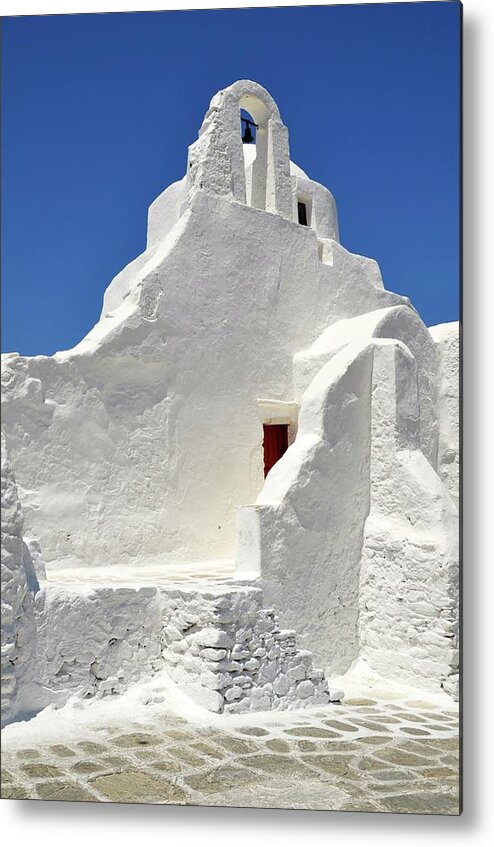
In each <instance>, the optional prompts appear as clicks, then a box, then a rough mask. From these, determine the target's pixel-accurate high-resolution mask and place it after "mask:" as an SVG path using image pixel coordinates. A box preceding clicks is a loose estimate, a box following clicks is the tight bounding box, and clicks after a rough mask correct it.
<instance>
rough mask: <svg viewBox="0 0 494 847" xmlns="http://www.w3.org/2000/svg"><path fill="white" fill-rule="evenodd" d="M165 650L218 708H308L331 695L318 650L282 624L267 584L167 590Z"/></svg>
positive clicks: (178, 672) (168, 661) (179, 673)
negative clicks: (266, 601)
mask: <svg viewBox="0 0 494 847" xmlns="http://www.w3.org/2000/svg"><path fill="white" fill-rule="evenodd" d="M166 605H167V607H168V609H167V611H168V615H167V617H168V620H169V621H170V623H169V624H167V625H165V626H164V628H163V646H164V650H163V657H164V661H165V667H166V669H167V672H168V674H169V675H170V676H171V678H172V679H173V680H174V681H175V682H177V683H178V684H179V685H180V687H181V688H183V689H184V691H186V693H188V694H189V695H190V696H191V697H192V699H193V700H194V701H195V702H196V703H200V704H201V705H203V706H205V708H207V709H210V710H211V711H215V712H247V711H260V710H265V709H287V708H303V707H304V706H308V705H311V706H312V705H315V704H319V703H327V702H328V701H329V700H330V699H331V696H330V694H329V692H328V688H327V683H326V680H325V678H324V674H323V672H322V671H321V670H314V669H313V668H312V654H311V653H310V652H309V651H308V650H299V649H297V645H296V635H295V631H294V630H288V629H286V630H280V628H279V625H278V618H277V616H276V614H275V613H274V611H273V610H272V609H263V608H262V591H261V589H260V588H255V587H252V586H249V587H241V588H233V589H231V590H229V591H226V592H225V591H224V590H223V591H221V592H212V593H207V594H205V593H203V592H191V591H183V590H179V589H177V590H176V591H174V592H170V591H168V592H167V595H166Z"/></svg>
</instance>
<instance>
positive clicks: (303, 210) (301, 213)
mask: <svg viewBox="0 0 494 847" xmlns="http://www.w3.org/2000/svg"><path fill="white" fill-rule="evenodd" d="M297 205H298V222H299V224H302V226H307V225H308V224H307V206H306V205H305V203H301V202H300V201H299V202H298V204H297Z"/></svg>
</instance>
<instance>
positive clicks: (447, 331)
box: [429, 322, 460, 503]
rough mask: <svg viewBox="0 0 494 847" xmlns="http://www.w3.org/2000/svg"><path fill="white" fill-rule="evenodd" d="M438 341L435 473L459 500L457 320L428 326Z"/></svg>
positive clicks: (458, 362)
mask: <svg viewBox="0 0 494 847" xmlns="http://www.w3.org/2000/svg"><path fill="white" fill-rule="evenodd" d="M429 332H430V334H431V336H432V338H433V339H434V341H435V342H436V344H437V349H438V354H439V369H438V401H437V406H438V426H439V443H438V472H439V475H440V477H441V479H442V480H443V482H444V484H445V486H446V488H447V489H448V491H449V493H450V494H451V496H452V498H453V500H454V501H455V503H459V499H460V327H459V324H458V323H457V322H456V323H448V324H438V325H437V326H432V327H429Z"/></svg>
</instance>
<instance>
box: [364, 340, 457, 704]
mask: <svg viewBox="0 0 494 847" xmlns="http://www.w3.org/2000/svg"><path fill="white" fill-rule="evenodd" d="M381 343H382V344H384V342H381ZM418 424H419V392H418V385H417V366H416V361H415V360H414V358H413V357H412V356H411V354H410V351H409V350H408V348H405V347H402V346H401V345H400V346H396V345H394V346H393V345H392V343H390V344H388V346H381V347H378V348H377V349H376V351H375V354H374V366H373V386H372V418H371V457H370V465H371V470H370V479H371V509H370V514H369V517H368V519H367V521H366V525H365V533H364V545H363V550H362V565H361V577H360V597H359V605H360V615H359V630H360V645H361V651H362V655H363V656H364V657H365V658H366V659H367V660H368V662H369V663H370V664H371V665H372V667H374V668H375V669H376V670H378V671H379V672H380V673H382V674H383V675H384V676H390V675H392V676H393V677H398V678H402V679H403V680H405V681H406V682H409V683H410V682H411V683H412V684H415V685H419V686H421V687H425V688H431V689H434V688H436V689H437V688H438V687H439V686H440V687H442V688H443V689H444V690H445V691H447V693H449V694H452V695H453V696H454V697H456V698H458V673H459V655H458V647H459V645H458V634H459V633H458V595H459V551H458V512H457V509H456V507H455V504H454V503H453V501H452V499H451V497H450V495H449V493H448V492H447V490H446V488H445V487H444V485H443V483H442V482H441V479H440V477H439V476H438V474H437V473H436V472H435V471H434V469H433V468H432V466H431V465H430V463H429V462H428V461H427V459H426V457H425V456H424V454H423V452H422V451H421V449H420V445H419V431H418Z"/></svg>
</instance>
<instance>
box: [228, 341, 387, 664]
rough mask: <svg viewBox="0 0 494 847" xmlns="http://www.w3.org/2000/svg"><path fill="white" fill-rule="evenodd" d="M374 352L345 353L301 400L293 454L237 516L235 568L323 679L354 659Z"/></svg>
mask: <svg viewBox="0 0 494 847" xmlns="http://www.w3.org/2000/svg"><path fill="white" fill-rule="evenodd" d="M371 382H372V346H371V345H366V344H364V345H363V346H360V345H354V346H349V347H347V348H346V349H345V350H342V351H341V352H340V353H338V354H337V355H336V356H335V357H334V358H333V359H332V360H331V361H330V362H328V363H327V364H326V365H324V367H323V368H322V369H321V370H320V372H319V373H318V374H317V376H316V377H315V379H314V380H313V382H312V383H311V385H310V386H309V388H308V389H307V391H306V392H305V394H304V396H303V399H302V404H301V409H300V417H299V429H298V434H297V438H296V440H295V442H294V444H292V445H291V447H289V448H288V450H287V452H286V453H285V454H284V456H283V457H282V458H281V459H280V460H279V461H278V462H277V464H276V465H275V466H274V467H273V468H272V470H271V471H270V472H269V474H268V476H267V478H266V482H265V484H264V487H263V489H262V491H261V493H260V495H259V497H258V498H257V501H256V504H255V505H254V506H250V507H244V508H242V509H240V510H239V513H238V515H237V532H238V539H237V565H238V567H239V569H240V571H241V572H244V573H246V574H249V572H251V571H252V569H253V570H254V573H256V574H257V575H259V576H260V577H261V582H262V585H263V588H264V592H265V596H266V599H267V601H268V602H270V603H272V604H273V605H274V606H275V607H276V608H277V609H278V610H279V613H280V619H281V622H282V624H283V625H284V626H290V627H293V628H294V629H296V631H297V633H298V634H299V639H300V641H301V643H302V644H303V645H304V646H305V647H307V648H308V649H310V650H312V651H313V653H314V656H315V657H316V660H317V661H318V662H320V663H323V664H324V665H325V666H327V667H328V669H329V671H330V672H331V673H338V672H342V671H345V670H346V669H347V668H348V666H349V664H350V663H351V662H352V660H353V659H355V658H356V657H357V654H358V611H359V609H358V592H359V563H360V556H361V550H362V539H363V530H364V524H365V519H366V517H367V514H368V511H369V505H370V501H369V497H370V482H369V455H370V398H371Z"/></svg>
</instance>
